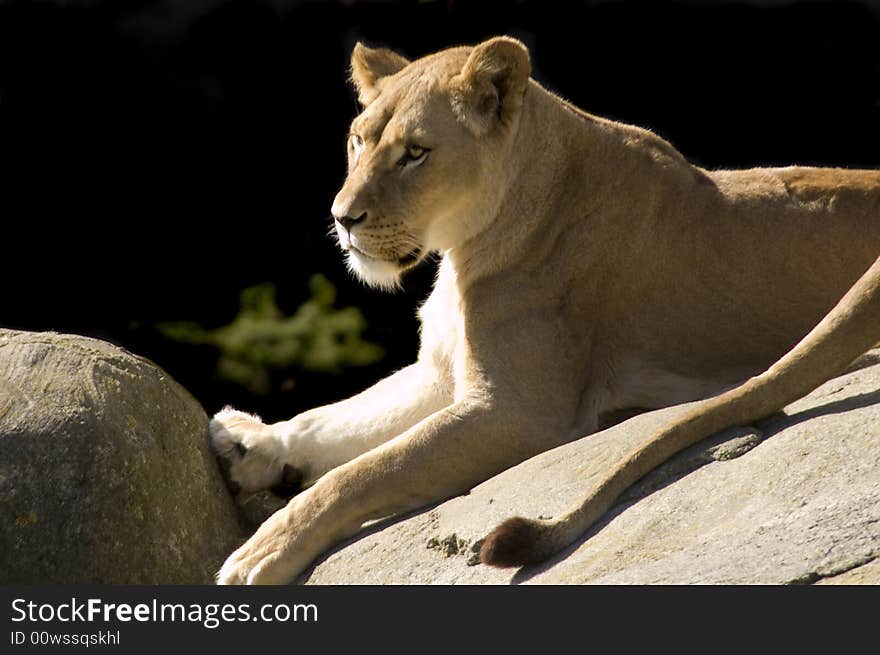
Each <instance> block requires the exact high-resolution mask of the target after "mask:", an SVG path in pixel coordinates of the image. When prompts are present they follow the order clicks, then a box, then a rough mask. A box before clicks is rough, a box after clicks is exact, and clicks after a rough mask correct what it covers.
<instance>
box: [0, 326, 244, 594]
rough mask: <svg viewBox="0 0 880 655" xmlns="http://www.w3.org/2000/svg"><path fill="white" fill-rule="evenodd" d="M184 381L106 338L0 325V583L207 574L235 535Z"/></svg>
mask: <svg viewBox="0 0 880 655" xmlns="http://www.w3.org/2000/svg"><path fill="white" fill-rule="evenodd" d="M207 422H208V419H207V417H206V415H205V413H204V411H203V410H202V408H201V406H200V405H199V403H197V402H196V401H195V400H194V399H193V398H192V397H191V396H190V395H189V394H188V393H187V392H186V391H185V390H184V389H183V388H182V387H180V386H179V385H178V384H177V383H175V382H174V381H173V380H171V379H170V378H169V377H168V376H167V375H166V374H165V373H164V372H163V371H162V370H160V369H159V368H157V367H156V366H155V365H153V364H152V363H150V362H148V361H147V360H145V359H142V358H140V357H136V356H134V355H131V354H130V353H128V352H126V351H124V350H122V349H120V348H117V347H115V346H112V345H110V344H108V343H105V342H102V341H97V340H94V339H87V338H84V337H77V336H70V335H60V334H53V333H27V332H16V331H11V330H0V583H7V584H8V583H31V584H38V583H127V584H141V583H151V584H159V583H166V584H167V583H175V584H182V583H191V584H193V583H210V582H212V581H213V574H214V572H215V571H217V569H218V568H219V566H220V564H222V562H223V559H224V558H225V557H226V556H227V555H228V554H229V553H230V552H231V551H232V550H234V549H235V548H236V546H237V545H238V543H240V539H241V531H240V527H239V521H238V518H237V515H236V510H235V507H234V505H233V503H232V500H231V498H230V497H229V494H228V493H227V492H226V489H225V487H224V485H223V481H222V479H221V477H220V474H219V471H218V469H217V466H216V463H215V462H214V459H213V457H212V455H211V453H210V451H209V449H208V442H207Z"/></svg>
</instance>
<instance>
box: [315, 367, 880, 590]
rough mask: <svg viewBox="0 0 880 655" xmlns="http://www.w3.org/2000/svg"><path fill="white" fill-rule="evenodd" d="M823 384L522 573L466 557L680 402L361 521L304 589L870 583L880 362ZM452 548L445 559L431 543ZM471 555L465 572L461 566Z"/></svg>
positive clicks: (559, 497) (707, 451) (704, 453)
mask: <svg viewBox="0 0 880 655" xmlns="http://www.w3.org/2000/svg"><path fill="white" fill-rule="evenodd" d="M876 354H877V353H876V352H875V353H874V357H873V359H872V358H867V359H865V360H864V361H863V363H867V364H871V363H872V362H873V365H871V366H869V367H868V368H863V369H861V370H855V371H852V372H850V373H848V374H846V375H844V376H842V377H839V378H837V379H834V380H831V381H829V382H828V383H826V384H825V385H823V386H822V387H820V388H819V389H817V390H816V391H814V392H813V393H811V394H810V395H809V396H807V397H806V398H804V399H801V400H799V401H797V402H795V403H793V404H791V405H790V406H788V407H787V408H786V409H785V412H784V413H781V414H778V415H776V416H774V417H772V418H771V419H768V420H766V421H763V422H762V423H761V424H760V425H758V426H750V427H748V428H746V429H741V430H734V431H728V432H725V433H722V434H721V435H718V436H716V437H713V438H712V439H709V440H707V441H706V442H705V443H702V444H699V445H698V446H695V447H694V448H691V449H689V450H688V451H686V452H684V453H681V454H680V455H679V456H678V457H676V458H674V459H673V460H672V461H670V462H669V463H667V464H666V465H665V466H663V467H661V469H660V470H658V471H655V472H654V473H653V474H652V475H649V476H647V478H646V479H644V480H643V481H641V482H640V483H639V484H638V485H636V486H635V488H634V489H631V490H630V491H629V492H628V493H627V495H626V496H625V498H624V500H623V501H622V502H621V503H620V504H618V506H617V507H615V508H614V509H613V510H612V511H611V512H610V513H609V515H608V516H607V517H606V518H605V519H604V520H603V521H602V522H601V523H600V524H599V525H597V526H595V527H594V528H593V529H592V530H591V531H590V532H589V533H588V534H587V535H585V536H584V538H582V539H581V540H580V541H579V542H578V543H577V544H575V545H574V546H573V547H572V548H570V549H568V550H567V551H566V552H564V553H561V554H560V555H559V556H557V557H555V558H554V559H553V560H551V561H550V562H547V563H545V564H543V565H541V566H537V567H533V568H531V569H523V570H521V571H513V570H500V569H492V568H489V567H486V566H483V565H477V566H474V565H472V564H473V563H474V558H473V551H474V548H475V547H476V544H478V543H479V539H480V538H482V537H484V536H485V534H486V533H487V532H488V530H489V529H490V528H492V527H494V526H495V525H497V524H498V523H499V522H500V521H501V520H503V519H505V518H508V517H510V516H512V515H516V514H519V515H522V516H527V517H537V516H539V515H542V514H543V515H544V516H545V517H546V516H552V515H554V514H558V513H560V512H562V511H563V510H564V509H565V508H566V507H568V506H569V505H570V504H571V503H572V502H574V501H575V500H576V499H577V498H578V497H579V496H580V495H581V494H582V493H583V492H584V491H585V490H586V488H587V485H588V484H589V483H590V482H591V481H593V480H595V479H596V477H597V476H599V475H601V474H602V473H603V472H605V471H607V470H608V468H609V467H611V466H613V464H614V462H615V461H616V460H617V459H618V458H620V457H621V456H623V455H624V453H625V452H627V451H628V450H630V449H631V448H633V447H635V446H636V445H637V444H638V443H639V442H640V441H641V440H643V439H645V438H646V437H647V436H648V435H649V434H650V433H651V432H652V431H653V430H655V429H657V428H658V427H660V426H662V425H663V424H665V423H666V422H667V421H669V420H670V419H672V418H673V417H675V416H676V415H679V414H681V413H682V412H683V411H684V410H685V409H686V407H687V406H680V407H673V408H669V409H665V410H660V411H657V412H650V413H646V414H642V415H639V416H636V417H634V418H631V419H630V420H628V421H626V422H624V423H621V424H619V425H616V426H614V427H612V428H609V429H607V430H605V431H603V432H599V433H597V434H594V435H591V436H588V437H585V438H583V439H580V440H578V441H576V442H573V443H570V444H567V445H565V446H562V447H559V448H556V449H554V450H551V451H548V452H546V453H543V454H541V455H538V456H537V457H534V458H532V459H530V460H528V461H526V462H523V463H522V464H520V465H519V466H516V467H514V468H512V469H509V470H507V471H505V472H503V473H501V474H500V475H498V476H496V477H494V478H492V479H490V480H488V481H486V482H484V483H483V484H481V485H479V486H477V487H475V488H474V489H473V490H471V492H470V493H469V494H467V495H465V496H459V497H456V498H453V499H451V500H448V501H446V502H445V503H442V504H440V505H438V506H435V507H433V508H432V509H430V510H428V511H423V512H418V513H415V514H413V515H410V516H408V517H404V518H403V519H398V520H392V521H387V522H385V523H380V524H378V525H374V526H371V527H369V528H368V529H367V531H366V533H365V534H364V535H362V536H359V537H355V538H354V539H352V540H350V541H349V542H347V543H346V544H344V545H343V546H342V547H340V548H337V549H336V550H335V551H334V552H332V553H330V554H329V555H328V556H326V557H325V558H324V559H323V560H322V561H321V562H319V563H318V565H317V566H316V567H315V568H314V569H313V570H311V571H309V572H307V573H306V574H305V576H304V580H306V581H308V582H309V583H312V584H344V583H366V584H406V583H419V584H432V583H441V584H442V583H465V584H484V583H494V584H509V583H525V582H528V583H545V584H583V583H587V584H630V583H631V584H648V583H665V584H693V583H738V584H751V583H767V584H805V583H813V582H818V581H823V582H839V583H843V584H852V583H876V582H877V581H878V579H880V578H878V571H880V568H878V566H877V563H878V561H880V364H878V363H877V362H878V359H877V357H876ZM453 540H454V541H455V545H456V548H455V549H454V550H455V552H454V553H453V552H451V550H452V549H445V548H431V547H429V548H426V547H425V544H426V543H428V544H437V545H443V544H445V543H449V542H451V541H453ZM469 564H471V565H469Z"/></svg>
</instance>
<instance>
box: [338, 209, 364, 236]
mask: <svg viewBox="0 0 880 655" xmlns="http://www.w3.org/2000/svg"><path fill="white" fill-rule="evenodd" d="M336 220H337V221H339V224H340V225H341V226H342V227H344V228H345V229H346V230H348V231H349V232H351V228H353V227H354V226H355V225H357V224H358V223H363V222H364V221H365V220H367V212H364V213H363V214H361V215H360V216H358V217H353V216H340V217H338V218H337V219H336Z"/></svg>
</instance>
